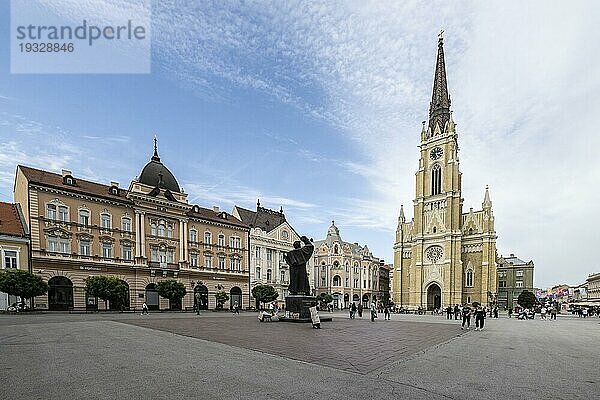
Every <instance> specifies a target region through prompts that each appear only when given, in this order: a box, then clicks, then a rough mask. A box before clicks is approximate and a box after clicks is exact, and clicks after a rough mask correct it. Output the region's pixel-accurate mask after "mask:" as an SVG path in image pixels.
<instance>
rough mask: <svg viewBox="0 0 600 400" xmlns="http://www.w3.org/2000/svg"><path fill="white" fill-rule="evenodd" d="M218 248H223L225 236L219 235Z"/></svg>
mask: <svg viewBox="0 0 600 400" xmlns="http://www.w3.org/2000/svg"><path fill="white" fill-rule="evenodd" d="M218 244H219V246H221V247H225V235H223V234H221V235H219V243H218Z"/></svg>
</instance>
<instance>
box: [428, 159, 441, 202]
mask: <svg viewBox="0 0 600 400" xmlns="http://www.w3.org/2000/svg"><path fill="white" fill-rule="evenodd" d="M440 193H442V168H441V167H440V165H439V164H435V165H434V166H433V168H431V194H432V195H436V194H440Z"/></svg>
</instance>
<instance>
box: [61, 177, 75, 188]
mask: <svg viewBox="0 0 600 400" xmlns="http://www.w3.org/2000/svg"><path fill="white" fill-rule="evenodd" d="M63 183H64V184H65V185H69V186H75V178H73V177H72V176H71V175H65V176H64V177H63Z"/></svg>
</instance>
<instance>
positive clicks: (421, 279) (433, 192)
mask: <svg viewBox="0 0 600 400" xmlns="http://www.w3.org/2000/svg"><path fill="white" fill-rule="evenodd" d="M419 149H420V151H419V152H420V155H419V156H420V157H419V168H418V170H417V173H416V196H415V199H414V202H413V203H414V218H413V219H412V221H410V222H407V221H406V218H405V216H404V209H403V207H402V206H401V208H400V217H399V219H398V228H397V231H396V241H395V244H394V268H395V271H394V274H393V279H394V282H393V287H394V292H393V296H392V297H393V301H394V303H395V304H397V305H401V306H404V307H408V308H417V307H423V308H427V309H433V308H440V307H445V306H448V305H454V304H459V303H460V304H464V303H472V302H475V301H477V302H480V303H482V304H490V303H492V302H493V299H494V298H495V295H496V293H495V292H496V232H495V230H494V215H493V213H492V202H491V200H490V195H489V191H488V189H487V188H486V190H485V195H484V201H483V204H482V209H481V210H473V209H470V210H469V211H468V212H467V213H463V198H462V195H461V182H462V173H461V172H460V169H459V156H458V150H459V146H458V133H457V132H456V126H455V124H454V121H453V119H452V114H451V112H450V96H449V94H448V88H447V84H446V70H445V61H444V50H443V41H442V39H441V38H440V40H439V43H438V55H437V63H436V71H435V78H434V85H433V95H432V100H431V104H430V110H429V123H428V124H427V123H425V122H424V123H423V129H422V131H421V143H420V146H419Z"/></svg>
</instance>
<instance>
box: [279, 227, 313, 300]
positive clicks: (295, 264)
mask: <svg viewBox="0 0 600 400" xmlns="http://www.w3.org/2000/svg"><path fill="white" fill-rule="evenodd" d="M300 240H301V241H302V242H304V247H302V245H301V243H300V242H299V241H295V242H294V250H292V251H289V252H288V253H287V254H286V255H285V257H284V259H285V262H286V263H287V264H288V265H289V266H290V285H289V287H288V290H289V291H290V294H304V295H310V284H309V283H308V274H307V273H306V263H307V262H308V260H310V257H311V256H312V254H313V251H314V249H315V247H314V246H313V244H312V240H309V239H308V238H307V237H306V236H302V237H301V238H300Z"/></svg>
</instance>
